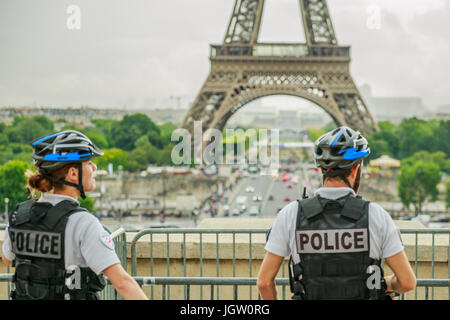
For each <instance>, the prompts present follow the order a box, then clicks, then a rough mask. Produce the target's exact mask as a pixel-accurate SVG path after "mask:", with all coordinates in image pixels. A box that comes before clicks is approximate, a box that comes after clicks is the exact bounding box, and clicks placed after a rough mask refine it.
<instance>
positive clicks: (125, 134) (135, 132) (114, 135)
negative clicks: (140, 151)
mask: <svg viewBox="0 0 450 320" xmlns="http://www.w3.org/2000/svg"><path fill="white" fill-rule="evenodd" d="M152 132H155V133H156V136H155V135H154V134H151V133H152ZM148 134H151V135H152V138H155V137H157V139H159V134H160V132H159V128H158V126H157V125H156V124H155V123H154V122H153V121H152V120H150V119H149V118H148V117H147V116H146V115H145V114H141V113H136V114H133V115H126V116H125V117H124V118H123V120H122V121H121V122H118V123H114V124H113V125H112V128H111V139H112V142H113V146H114V147H116V148H120V149H123V150H126V151H131V150H133V149H134V148H135V146H136V145H135V142H136V141H137V140H138V139H139V138H140V137H142V136H143V135H148ZM155 139H156V138H155Z"/></svg>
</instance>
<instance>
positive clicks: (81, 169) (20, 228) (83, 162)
mask: <svg viewBox="0 0 450 320" xmlns="http://www.w3.org/2000/svg"><path fill="white" fill-rule="evenodd" d="M31 145H32V147H33V154H32V158H33V160H34V164H35V166H36V168H37V169H38V171H37V172H36V173H34V174H33V175H31V176H30V177H29V178H28V183H29V185H30V187H31V188H33V189H35V190H37V191H40V192H41V197H40V198H39V199H38V200H35V199H30V200H27V201H25V202H23V203H20V204H18V205H17V206H16V207H15V208H14V210H13V211H12V212H11V214H10V215H9V217H8V222H9V225H8V228H7V232H5V241H4V243H3V256H2V260H3V261H4V262H5V263H7V264H11V263H13V265H14V266H15V274H14V278H13V281H14V283H15V290H14V291H13V292H12V294H11V296H12V298H13V299H18V300H19V299H21V300H29V299H33V300H41V299H52V300H54V299H70V300H72V299H74V300H81V299H82V300H84V299H87V300H96V299H98V298H99V296H98V292H99V291H101V290H102V289H103V288H104V286H105V281H104V279H103V275H102V273H104V274H105V275H106V276H107V277H108V279H109V280H110V281H111V283H112V284H113V286H114V287H115V288H116V289H117V291H118V292H119V294H120V295H121V296H122V297H123V298H125V299H147V298H146V296H145V294H144V292H143V291H142V290H141V288H140V287H139V285H138V284H137V283H136V281H135V280H134V279H133V278H132V277H131V276H129V275H128V273H127V272H126V271H125V270H124V269H123V267H122V266H121V264H120V260H119V258H118V257H117V254H116V252H115V251H114V243H113V242H112V241H111V238H110V236H109V234H108V233H107V232H106V231H105V230H104V229H103V227H102V225H101V224H100V222H99V221H98V219H97V218H95V217H94V216H93V215H92V214H91V213H89V212H87V211H86V210H85V209H83V208H81V207H80V204H79V203H78V201H77V200H78V197H80V196H81V197H82V198H83V199H84V198H85V191H87V192H88V191H93V190H94V188H95V173H96V166H95V164H94V163H93V162H92V160H91V158H93V157H94V156H101V155H103V152H101V151H100V150H99V149H98V148H97V147H96V146H95V145H94V144H93V143H92V141H91V140H89V138H88V137H86V136H85V135H84V134H82V133H80V132H78V131H74V130H66V131H62V132H57V133H54V134H51V135H48V136H45V137H42V138H40V139H36V140H34V141H33V142H32V143H31Z"/></svg>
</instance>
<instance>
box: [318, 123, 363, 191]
mask: <svg viewBox="0 0 450 320" xmlns="http://www.w3.org/2000/svg"><path fill="white" fill-rule="evenodd" d="M368 145H369V144H368V142H367V140H366V138H364V137H363V136H362V135H361V133H360V132H359V131H355V130H353V129H351V128H349V127H345V126H342V127H339V128H337V129H334V130H332V131H330V132H327V133H325V134H324V135H322V136H321V137H320V138H319V139H317V141H316V143H315V145H314V161H315V163H316V166H317V167H319V168H321V169H322V173H323V176H324V180H325V177H340V178H341V179H342V180H344V182H345V183H346V184H347V185H348V186H349V187H350V188H352V189H354V190H355V189H357V188H358V186H359V182H360V172H359V173H358V176H357V178H356V181H355V185H354V186H351V185H350V183H349V182H348V180H347V178H346V175H347V174H348V173H349V172H350V170H351V169H352V168H353V167H355V166H356V165H357V164H359V163H361V162H362V160H363V159H364V158H365V157H367V156H368V155H369V154H370V148H369V146H368ZM359 170H361V167H360V168H359ZM355 191H356V190H355Z"/></svg>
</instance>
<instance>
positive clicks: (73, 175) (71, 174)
mask: <svg viewBox="0 0 450 320" xmlns="http://www.w3.org/2000/svg"><path fill="white" fill-rule="evenodd" d="M65 180H66V181H69V182H73V183H78V169H77V168H76V167H70V168H69V170H67V174H66V179H65Z"/></svg>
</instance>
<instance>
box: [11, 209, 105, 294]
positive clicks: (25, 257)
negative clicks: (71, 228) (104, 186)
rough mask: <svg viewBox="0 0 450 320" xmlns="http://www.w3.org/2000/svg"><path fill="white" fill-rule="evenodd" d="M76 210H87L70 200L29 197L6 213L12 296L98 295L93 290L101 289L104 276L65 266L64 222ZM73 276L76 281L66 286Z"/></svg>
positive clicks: (85, 269) (65, 222) (86, 269)
mask: <svg viewBox="0 0 450 320" xmlns="http://www.w3.org/2000/svg"><path fill="white" fill-rule="evenodd" d="M79 211H86V210H85V209H84V208H82V207H80V206H79V205H78V204H77V203H76V202H74V201H70V200H64V201H61V202H59V203H58V204H57V205H55V206H52V205H51V204H50V203H45V202H36V201H35V200H28V201H25V202H23V203H21V204H19V205H17V206H16V207H15V209H14V210H13V211H12V213H11V214H10V215H9V227H8V233H9V238H10V240H11V245H12V252H13V253H14V254H15V256H16V257H15V259H14V261H13V266H14V267H15V274H14V277H13V282H14V284H15V290H14V291H12V292H11V297H12V298H13V299H17V300H22V299H26V300H29V299H32V300H43V299H45V300H46V299H52V300H53V299H98V295H97V294H96V291H100V290H102V289H103V287H104V285H105V282H104V279H103V278H101V277H98V276H97V275H96V274H95V273H94V272H93V271H92V270H91V269H90V268H78V270H77V268H74V269H73V270H71V271H70V270H66V267H65V262H64V240H65V229H66V224H67V221H68V219H69V216H70V215H71V214H73V213H75V212H79ZM74 273H76V274H74ZM74 276H76V277H78V279H76V280H75V282H76V284H77V285H73V284H72V283H70V284H69V287H68V286H66V281H71V280H72V277H74Z"/></svg>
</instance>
